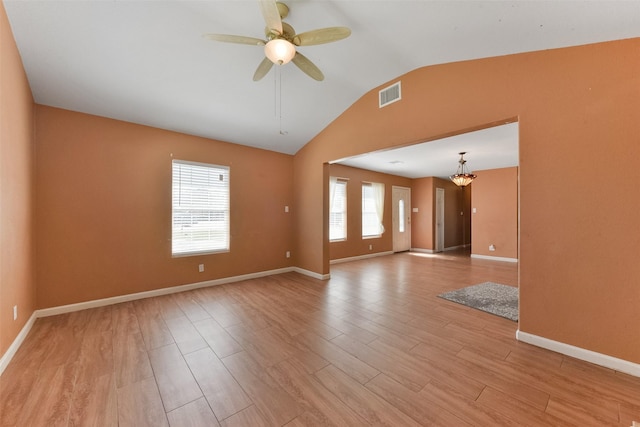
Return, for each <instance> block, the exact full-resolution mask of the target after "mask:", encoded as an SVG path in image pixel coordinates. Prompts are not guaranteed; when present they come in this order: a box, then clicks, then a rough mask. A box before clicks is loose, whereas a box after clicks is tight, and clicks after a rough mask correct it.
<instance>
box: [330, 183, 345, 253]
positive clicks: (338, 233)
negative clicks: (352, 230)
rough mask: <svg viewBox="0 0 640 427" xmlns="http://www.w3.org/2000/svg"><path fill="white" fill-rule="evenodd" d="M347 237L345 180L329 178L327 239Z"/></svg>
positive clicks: (343, 238)
mask: <svg viewBox="0 0 640 427" xmlns="http://www.w3.org/2000/svg"><path fill="white" fill-rule="evenodd" d="M346 238H347V181H344V180H340V179H335V180H334V179H333V177H332V179H331V198H330V207H329V240H345V239H346Z"/></svg>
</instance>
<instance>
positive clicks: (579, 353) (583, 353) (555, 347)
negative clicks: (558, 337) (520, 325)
mask: <svg viewBox="0 0 640 427" xmlns="http://www.w3.org/2000/svg"><path fill="white" fill-rule="evenodd" d="M516 339H517V340H518V341H522V342H526V343H528V344H531V345H535V346H537V347H542V348H546V349H547V350H551V351H555V352H556V353H561V354H564V355H567V356H571V357H574V358H576V359H580V360H584V361H585V362H589V363H594V364H596V365H600V366H604V367H605V368H609V369H613V370H615V371H618V372H623V373H625V374H629V375H633V376H634V377H640V364H637V363H633V362H629V361H627V360H623V359H618V358H616V357H612V356H608V355H606V354H602V353H597V352H595V351H591V350H586V349H584V348H580V347H575V346H573V345H571V344H565V343H562V342H559V341H554V340H550V339H549V338H544V337H540V336H537V335H533V334H530V333H527V332H522V331H521V330H519V329H518V330H517V331H516Z"/></svg>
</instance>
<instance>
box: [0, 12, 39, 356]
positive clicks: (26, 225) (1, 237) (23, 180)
mask: <svg viewBox="0 0 640 427" xmlns="http://www.w3.org/2000/svg"><path fill="white" fill-rule="evenodd" d="M33 110H34V104H33V97H32V96H31V89H30V88H29V83H28V81H27V78H26V75H25V72H24V68H23V66H22V60H21V58H20V54H19V53H18V49H17V47H16V43H15V40H14V38H13V34H12V33H11V29H10V27H9V22H8V20H7V14H6V12H5V9H4V4H3V3H2V2H0V356H2V355H4V354H5V352H6V351H7V349H8V348H9V346H10V345H11V343H12V342H13V341H14V340H15V338H16V337H17V335H18V334H19V333H20V330H21V329H22V328H23V327H24V325H25V324H26V322H27V321H28V320H29V318H30V317H31V315H32V314H33V312H34V310H35V304H36V290H35V270H34V265H35V246H34V235H33V221H34V210H35V205H34V194H35V192H34V189H35V188H34V142H33V141H34V136H33V122H34V119H33ZM14 305H17V306H18V318H17V319H16V320H15V321H14V320H13V306H14Z"/></svg>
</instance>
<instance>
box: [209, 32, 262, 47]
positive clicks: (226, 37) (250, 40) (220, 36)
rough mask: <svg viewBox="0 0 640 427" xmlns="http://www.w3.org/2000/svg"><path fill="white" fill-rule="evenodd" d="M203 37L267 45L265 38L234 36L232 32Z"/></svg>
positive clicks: (226, 41)
mask: <svg viewBox="0 0 640 427" xmlns="http://www.w3.org/2000/svg"><path fill="white" fill-rule="evenodd" d="M203 37H204V38H207V39H209V40H215V41H217V42H225V43H238V44H250V45H254V46H264V45H265V41H264V40H260V39H257V38H255V37H245V36H233V35H230V34H205V35H204V36H203Z"/></svg>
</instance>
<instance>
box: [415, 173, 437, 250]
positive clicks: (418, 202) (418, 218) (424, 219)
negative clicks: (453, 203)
mask: <svg viewBox="0 0 640 427" xmlns="http://www.w3.org/2000/svg"><path fill="white" fill-rule="evenodd" d="M434 179H435V178H433V177H428V178H417V179H414V180H413V181H412V183H411V188H412V190H411V206H412V208H417V209H418V212H412V213H411V247H412V248H415V249H424V250H427V251H432V250H434V249H435V248H436V246H435V225H434V224H435V220H436V213H435V209H436V208H435V198H436V194H435V193H436V190H435V186H434V183H433V180H434Z"/></svg>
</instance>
